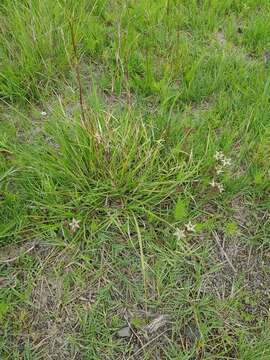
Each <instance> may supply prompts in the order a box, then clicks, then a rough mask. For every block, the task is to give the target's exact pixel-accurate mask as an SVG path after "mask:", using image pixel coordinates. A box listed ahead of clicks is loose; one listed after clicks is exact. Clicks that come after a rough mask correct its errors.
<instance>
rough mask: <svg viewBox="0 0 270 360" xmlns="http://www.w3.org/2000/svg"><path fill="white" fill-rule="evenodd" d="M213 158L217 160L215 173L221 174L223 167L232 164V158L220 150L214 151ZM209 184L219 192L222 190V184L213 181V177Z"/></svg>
mask: <svg viewBox="0 0 270 360" xmlns="http://www.w3.org/2000/svg"><path fill="white" fill-rule="evenodd" d="M214 158H215V160H216V161H217V165H216V167H215V170H216V173H217V175H220V174H222V173H223V172H224V168H225V167H229V166H231V165H232V159H230V158H227V157H226V156H225V155H224V154H223V152H221V151H216V153H215V155H214ZM210 185H211V186H212V187H213V188H216V189H218V191H219V192H220V193H222V192H223V191H224V186H223V185H222V184H221V183H219V182H217V181H215V180H214V179H213V180H212V181H211V182H210Z"/></svg>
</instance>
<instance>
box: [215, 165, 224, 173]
mask: <svg viewBox="0 0 270 360" xmlns="http://www.w3.org/2000/svg"><path fill="white" fill-rule="evenodd" d="M216 172H217V175H220V174H222V173H223V172H224V170H223V169H222V167H221V166H216Z"/></svg>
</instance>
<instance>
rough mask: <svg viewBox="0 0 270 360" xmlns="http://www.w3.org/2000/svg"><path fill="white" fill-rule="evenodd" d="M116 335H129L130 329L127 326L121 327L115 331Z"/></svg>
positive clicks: (125, 336)
mask: <svg viewBox="0 0 270 360" xmlns="http://www.w3.org/2000/svg"><path fill="white" fill-rule="evenodd" d="M117 335H118V337H120V338H127V337H130V335H131V330H130V328H129V327H128V326H125V327H123V328H122V329H120V330H118V331H117Z"/></svg>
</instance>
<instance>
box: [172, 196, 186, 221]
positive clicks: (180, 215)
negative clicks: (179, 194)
mask: <svg viewBox="0 0 270 360" xmlns="http://www.w3.org/2000/svg"><path fill="white" fill-rule="evenodd" d="M187 207H188V202H187V201H186V200H185V199H181V198H179V199H178V200H177V203H176V205H175V209H174V218H175V220H181V219H184V218H185V217H186V216H187Z"/></svg>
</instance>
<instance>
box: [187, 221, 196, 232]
mask: <svg viewBox="0 0 270 360" xmlns="http://www.w3.org/2000/svg"><path fill="white" fill-rule="evenodd" d="M185 228H186V230H187V231H188V232H193V233H195V232H196V229H195V226H194V225H193V224H192V222H191V221H189V222H188V223H187V224H185Z"/></svg>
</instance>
